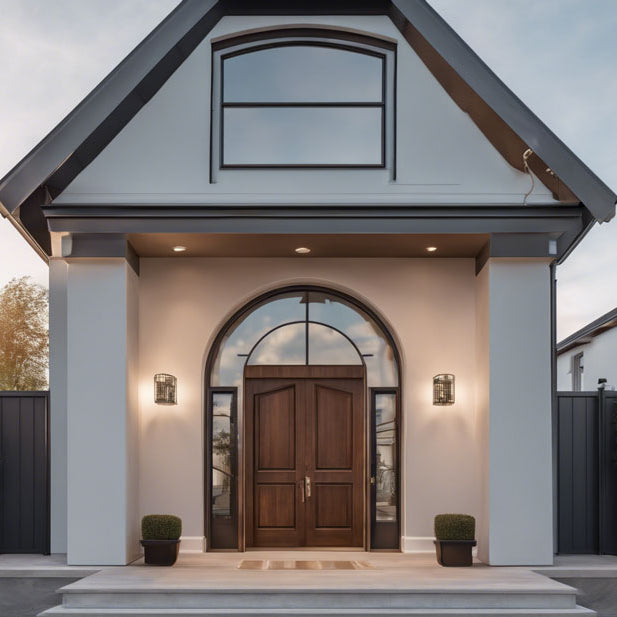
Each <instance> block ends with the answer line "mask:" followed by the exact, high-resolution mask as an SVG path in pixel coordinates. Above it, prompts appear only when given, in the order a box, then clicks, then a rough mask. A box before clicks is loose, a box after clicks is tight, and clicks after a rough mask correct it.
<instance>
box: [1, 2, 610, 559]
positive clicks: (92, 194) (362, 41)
mask: <svg viewBox="0 0 617 617" xmlns="http://www.w3.org/2000/svg"><path fill="white" fill-rule="evenodd" d="M616 200H617V197H616V196H615V194H614V193H613V192H612V191H610V189H608V188H607V187H606V186H605V185H604V184H603V183H602V182H601V181H600V180H599V179H598V178H597V177H596V176H594V175H593V173H592V172H591V171H590V170H589V169H587V168H586V167H585V166H584V165H583V164H582V163H581V162H580V161H579V160H578V159H577V158H576V157H575V156H574V155H573V154H572V153H571V152H570V151H569V150H568V149H567V148H566V147H565V146H564V145H563V144H562V143H561V142H560V141H559V140H558V139H557V138H556V137H555V136H554V135H553V134H552V133H551V132H550V131H549V130H548V129H547V128H546V126H544V125H543V124H542V123H541V122H540V121H539V120H538V119H537V118H536V117H535V116H534V115H533V114H532V113H531V112H530V111H529V110H528V109H527V108H526V107H525V106H524V105H523V104H522V103H521V102H520V101H519V100H518V99H517V98H516V97H515V96H514V95H513V94H512V93H511V92H510V91H509V90H508V89H507V88H506V87H505V86H504V85H503V84H502V83H501V82H500V81H499V80H498V79H497V77H496V76H495V75H494V74H493V73H491V71H490V70H489V69H488V68H487V67H486V65H484V64H483V63H482V62H481V61H480V60H479V58H478V57H477V56H476V55H475V54H474V53H473V52H472V51H471V50H470V49H469V48H468V47H467V46H466V45H465V44H464V42H463V41H462V40H461V39H460V38H459V37H458V36H457V35H456V34H455V33H454V32H453V31H452V30H451V29H450V28H449V27H448V26H447V24H446V23H445V22H444V21H443V20H442V19H441V18H440V17H439V16H438V15H437V14H436V13H435V12H434V11H433V10H432V9H431V8H430V7H429V5H428V4H426V3H425V2H424V1H422V0H407V1H405V0H400V1H392V2H389V1H388V2H373V1H369V2H364V3H348V2H328V3H319V2H318V3H303V2H297V3H290V4H285V5H282V4H280V3H276V2H264V3H248V2H233V3H231V2H214V1H208V2H204V1H203V0H199V1H197V0H185V1H184V2H183V3H182V4H180V6H179V7H178V8H177V9H176V10H175V11H174V12H173V13H172V14H171V15H170V16H169V17H168V18H167V19H166V20H165V21H164V22H163V23H162V24H161V25H160V26H159V27H158V28H157V29H156V30H155V31H154V32H153V33H152V34H151V35H150V36H149V37H148V38H147V39H146V40H145V41H144V42H143V43H142V44H141V45H140V46H139V47H138V48H137V49H136V50H135V51H134V52H133V53H132V54H131V55H130V56H129V57H128V58H127V59H126V60H125V61H124V62H123V63H122V64H121V65H120V66H119V67H117V68H116V69H115V70H114V72H112V74H110V76H109V77H108V78H107V79H106V80H105V81H104V82H103V83H102V84H101V85H100V86H99V87H98V88H97V89H96V90H95V91H94V92H93V93H92V94H91V95H89V97H88V98H87V99H86V100H85V101H84V102H82V103H81V104H80V106H79V107H77V108H76V110H75V111H74V112H73V113H72V114H71V115H70V116H69V117H68V118H67V119H66V120H65V121H64V122H63V123H61V124H60V125H59V126H58V127H57V129H55V131H53V132H52V134H51V135H50V136H48V137H47V138H46V139H45V140H44V141H43V142H42V143H41V144H40V145H39V146H38V147H37V148H36V149H35V150H34V151H33V152H32V153H31V154H30V155H28V157H26V159H24V161H22V163H20V164H19V165H18V166H17V167H16V168H15V169H14V170H13V171H12V172H11V173H10V174H9V175H8V176H7V177H6V178H4V179H3V180H2V182H1V183H0V203H1V205H2V212H3V214H5V216H8V217H10V219H11V220H12V221H13V222H14V224H15V225H17V226H18V227H19V228H20V230H21V231H22V232H23V233H24V234H25V236H26V237H27V238H28V239H29V240H30V241H31V242H32V243H33V244H34V245H35V246H36V248H37V250H39V251H42V252H45V253H46V254H47V255H48V257H49V264H50V310H51V316H50V322H51V325H50V332H51V369H50V381H51V426H50V439H51V538H52V552H60V553H63V552H66V553H67V555H68V562H69V563H70V564H75V565H80V564H95V565H106V564H126V563H128V562H130V561H132V560H133V559H135V558H136V557H137V556H138V555H139V542H138V540H139V521H140V518H141V516H143V515H145V514H148V513H155V512H166V513H174V514H177V515H179V516H181V517H182V519H183V523H184V525H183V538H182V549H183V550H195V551H203V550H239V551H243V550H246V549H250V548H253V547H291V548H293V547H298V548H302V547H307V546H312V547H324V546H328V547H355V548H364V549H367V550H373V549H392V550H404V551H423V550H432V548H433V547H432V541H433V531H432V521H433V517H434V515H435V514H438V513H441V512H452V511H458V512H465V513H469V514H473V515H474V516H476V517H477V520H478V541H479V556H480V558H481V559H482V560H483V561H485V562H486V563H489V564H494V565H541V564H550V563H552V560H553V480H552V477H553V471H552V452H551V406H552V393H553V385H552V384H553V376H554V370H553V368H552V366H553V363H552V357H553V349H554V267H555V264H556V263H558V262H559V261H561V260H563V259H565V258H566V257H567V255H568V253H569V252H570V251H571V250H572V248H573V247H574V246H575V245H576V243H577V242H578V241H579V240H580V239H581V238H582V237H583V235H584V234H585V233H586V231H588V229H589V228H590V227H591V226H592V225H593V224H594V223H595V222H596V221H599V222H602V221H606V220H609V219H610V218H611V217H612V216H613V215H614V210H615V201H616ZM522 384H524V387H522Z"/></svg>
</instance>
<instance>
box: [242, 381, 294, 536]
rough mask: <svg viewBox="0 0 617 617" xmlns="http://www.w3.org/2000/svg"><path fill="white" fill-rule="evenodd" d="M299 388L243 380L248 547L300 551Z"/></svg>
mask: <svg viewBox="0 0 617 617" xmlns="http://www.w3.org/2000/svg"><path fill="white" fill-rule="evenodd" d="M302 398H303V389H302V384H301V383H300V384H298V383H295V382H294V381H291V380H281V379H254V380H250V379H247V381H246V410H247V413H246V428H245V430H246V461H247V465H246V543H247V546H264V547H266V546H301V545H302V542H303V540H304V508H301V507H300V505H302V502H301V500H302V499H303V498H304V495H303V492H302V486H301V481H302V480H303V478H304V457H305V455H304V450H305V447H304V442H303V439H302V438H301V431H297V430H296V427H301V426H304V423H305V419H304V404H303V401H302Z"/></svg>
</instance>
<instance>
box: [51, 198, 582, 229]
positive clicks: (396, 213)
mask: <svg viewBox="0 0 617 617" xmlns="http://www.w3.org/2000/svg"><path fill="white" fill-rule="evenodd" d="M586 212H587V211H586V210H585V209H584V208H583V207H582V206H569V207H563V208H556V207H554V206H552V207H546V208H524V207H522V206H521V207H518V208H508V209H505V208H500V207H492V208H491V207H482V208H473V207H469V206H460V207H444V208H436V207H433V206H430V207H424V208H423V207H409V208H400V207H399V208H388V207H383V206H381V207H380V206H376V207H371V206H369V207H363V208H357V207H341V206H338V207H323V206H312V207H311V206H297V205H296V206H291V207H285V206H277V207H271V208H267V207H258V208H256V207H241V206H237V207H231V208H230V207H216V206H176V205H169V206H142V205H140V206H130V205H115V206H84V207H80V206H49V207H47V208H45V215H46V216H47V221H48V224H49V228H50V229H51V230H52V231H66V232H71V233H97V232H99V233H149V232H150V233H161V232H170V233H171V232H174V233H198V232H206V233H341V234H345V233H394V234H396V233H444V234H445V233H496V232H501V233H549V234H553V235H556V236H558V235H560V234H572V235H576V234H578V233H580V231H581V229H582V227H583V221H584V214H585V213H586Z"/></svg>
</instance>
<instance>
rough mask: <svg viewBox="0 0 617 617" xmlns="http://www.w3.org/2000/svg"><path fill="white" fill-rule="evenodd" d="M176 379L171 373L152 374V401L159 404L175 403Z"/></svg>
mask: <svg viewBox="0 0 617 617" xmlns="http://www.w3.org/2000/svg"><path fill="white" fill-rule="evenodd" d="M177 385H178V380H177V379H176V378H175V377H174V376H173V375H168V374H167V373H158V374H157V375H155V376H154V402H155V403H158V404H159V405H176V404H177V402H178V401H177V391H178V387H177Z"/></svg>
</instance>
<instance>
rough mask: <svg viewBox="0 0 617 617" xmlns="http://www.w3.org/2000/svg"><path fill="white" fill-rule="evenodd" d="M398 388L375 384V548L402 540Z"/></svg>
mask: <svg viewBox="0 0 617 617" xmlns="http://www.w3.org/2000/svg"><path fill="white" fill-rule="evenodd" d="M398 427H399V403H398V388H396V389H394V388H371V442H372V443H371V548H395V547H397V546H398V542H399V536H400V533H399V529H400V525H399V502H400V496H399V492H400V483H399V472H398V470H399V456H400V454H399V443H398V435H399V430H398Z"/></svg>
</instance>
